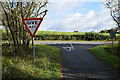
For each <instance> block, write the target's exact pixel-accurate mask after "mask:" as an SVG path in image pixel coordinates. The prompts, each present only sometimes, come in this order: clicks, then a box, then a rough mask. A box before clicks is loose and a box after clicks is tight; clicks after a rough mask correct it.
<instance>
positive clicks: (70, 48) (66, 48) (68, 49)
mask: <svg viewBox="0 0 120 80" xmlns="http://www.w3.org/2000/svg"><path fill="white" fill-rule="evenodd" d="M63 49H65V50H67V51H69V52H70V51H71V50H73V51H74V50H75V49H74V47H73V45H72V44H71V47H63Z"/></svg>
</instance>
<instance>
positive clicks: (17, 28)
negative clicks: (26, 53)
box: [0, 0, 48, 52]
mask: <svg viewBox="0 0 120 80" xmlns="http://www.w3.org/2000/svg"><path fill="white" fill-rule="evenodd" d="M47 3H48V2H47V1H45V2H18V1H14V2H13V1H9V0H8V1H4V0H2V1H1V0H0V5H1V9H2V24H3V27H4V29H5V30H6V36H4V35H3V36H4V37H6V40H7V41H8V42H9V46H11V43H13V44H14V45H12V46H15V47H14V48H15V49H14V50H15V51H16V52H17V51H18V50H19V48H20V47H19V45H21V44H22V45H24V46H26V47H29V43H30V40H31V37H30V35H29V34H28V32H27V29H26V28H25V27H24V25H23V22H22V19H27V18H37V17H41V18H44V17H45V15H46V14H47V11H48V10H47V9H46V7H47Z"/></svg>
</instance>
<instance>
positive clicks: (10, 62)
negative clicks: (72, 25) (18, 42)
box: [2, 43, 61, 80]
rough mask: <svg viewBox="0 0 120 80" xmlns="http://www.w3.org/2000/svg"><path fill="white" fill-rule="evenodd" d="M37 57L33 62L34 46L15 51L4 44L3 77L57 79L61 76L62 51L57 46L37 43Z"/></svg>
mask: <svg viewBox="0 0 120 80" xmlns="http://www.w3.org/2000/svg"><path fill="white" fill-rule="evenodd" d="M35 50H36V57H35V59H36V60H35V62H33V55H32V47H31V46H30V48H27V49H26V50H24V49H23V48H21V49H20V50H19V52H18V53H15V52H14V51H13V50H12V49H10V48H9V47H8V44H5V43H3V45H2V78H3V79H5V78H23V79H27V78H29V79H30V78H31V79H33V78H37V79H42V78H43V79H51V78H52V79H51V80H54V79H55V80H56V79H57V78H60V77H61V76H60V70H59V68H60V51H59V49H58V48H56V47H51V46H48V45H42V44H35Z"/></svg>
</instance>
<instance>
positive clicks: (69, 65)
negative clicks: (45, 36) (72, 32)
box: [35, 41, 120, 79]
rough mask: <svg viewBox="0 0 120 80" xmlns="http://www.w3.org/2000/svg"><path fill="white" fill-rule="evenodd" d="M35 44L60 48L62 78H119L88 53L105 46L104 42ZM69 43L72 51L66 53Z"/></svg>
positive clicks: (109, 68)
mask: <svg viewBox="0 0 120 80" xmlns="http://www.w3.org/2000/svg"><path fill="white" fill-rule="evenodd" d="M35 43H41V44H48V45H50V46H56V47H59V48H60V50H61V58H62V75H63V78H112V79H113V78H120V77H119V76H120V75H119V74H118V73H117V72H116V71H114V70H113V69H112V68H111V67H109V66H108V65H107V64H105V63H104V62H103V61H101V60H99V59H98V58H96V57H95V56H94V55H93V54H91V53H90V51H89V49H90V48H92V47H95V46H98V45H103V44H106V43H104V42H67V41H65V42H56V41H52V42H51V41H48V42H44V41H43V42H41V41H35ZM71 43H72V46H73V47H74V50H73V49H71V50H70V51H68V49H69V47H71ZM63 47H67V48H68V49H64V48H63Z"/></svg>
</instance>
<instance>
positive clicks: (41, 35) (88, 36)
mask: <svg viewBox="0 0 120 80" xmlns="http://www.w3.org/2000/svg"><path fill="white" fill-rule="evenodd" d="M2 31H3V33H2V35H3V36H2V40H6V39H7V37H6V32H5V31H4V30H2ZM109 35H110V34H109V33H94V32H87V33H75V32H55V31H37V33H36V35H35V40H87V41H90V40H111V39H110V37H109ZM116 35H117V38H116V40H118V39H119V38H120V35H119V34H116Z"/></svg>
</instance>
